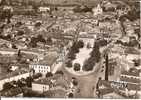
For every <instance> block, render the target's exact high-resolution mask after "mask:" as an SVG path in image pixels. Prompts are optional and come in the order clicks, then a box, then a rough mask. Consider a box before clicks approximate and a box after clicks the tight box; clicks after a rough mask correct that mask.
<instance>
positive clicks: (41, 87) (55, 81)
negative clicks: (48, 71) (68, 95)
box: [32, 74, 69, 93]
mask: <svg viewBox="0 0 141 100" xmlns="http://www.w3.org/2000/svg"><path fill="white" fill-rule="evenodd" d="M68 86H69V82H68V81H67V80H65V78H64V76H62V75H60V74H55V75H54V76H52V77H48V78H42V79H38V80H36V81H34V82H32V90H33V91H36V92H40V93H44V92H47V91H55V90H64V91H65V90H66V89H67V87H68Z"/></svg>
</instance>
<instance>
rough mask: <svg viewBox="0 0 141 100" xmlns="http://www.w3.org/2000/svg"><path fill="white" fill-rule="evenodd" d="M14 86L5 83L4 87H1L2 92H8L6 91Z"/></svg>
mask: <svg viewBox="0 0 141 100" xmlns="http://www.w3.org/2000/svg"><path fill="white" fill-rule="evenodd" d="M13 87H14V86H13V85H11V84H10V83H9V82H6V83H5V84H4V85H3V89H4V90H8V89H11V88H13Z"/></svg>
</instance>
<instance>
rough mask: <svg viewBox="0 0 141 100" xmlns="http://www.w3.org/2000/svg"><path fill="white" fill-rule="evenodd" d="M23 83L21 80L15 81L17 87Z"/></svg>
mask: <svg viewBox="0 0 141 100" xmlns="http://www.w3.org/2000/svg"><path fill="white" fill-rule="evenodd" d="M24 85H25V84H23V83H22V81H21V80H18V81H17V86H18V87H23V86H24Z"/></svg>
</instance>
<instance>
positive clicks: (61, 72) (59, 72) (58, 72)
mask: <svg viewBox="0 0 141 100" xmlns="http://www.w3.org/2000/svg"><path fill="white" fill-rule="evenodd" d="M55 74H61V75H64V73H63V71H57V72H56V73H55Z"/></svg>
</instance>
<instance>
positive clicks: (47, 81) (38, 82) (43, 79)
mask: <svg viewBox="0 0 141 100" xmlns="http://www.w3.org/2000/svg"><path fill="white" fill-rule="evenodd" d="M34 83H35V84H45V85H51V81H50V80H49V79H47V78H42V79H39V80H37V81H34V82H33V84H34Z"/></svg>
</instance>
